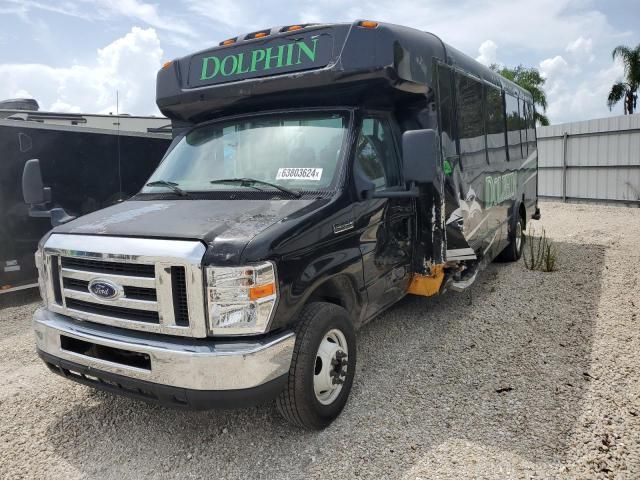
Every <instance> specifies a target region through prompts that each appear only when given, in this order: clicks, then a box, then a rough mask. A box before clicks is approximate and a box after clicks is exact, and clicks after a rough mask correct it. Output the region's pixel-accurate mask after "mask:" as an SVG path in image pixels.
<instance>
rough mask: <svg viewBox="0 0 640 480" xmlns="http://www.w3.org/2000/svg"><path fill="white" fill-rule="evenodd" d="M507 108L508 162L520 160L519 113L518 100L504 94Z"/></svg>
mask: <svg viewBox="0 0 640 480" xmlns="http://www.w3.org/2000/svg"><path fill="white" fill-rule="evenodd" d="M505 100H506V106H507V143H508V144H509V160H520V159H522V150H521V143H522V140H521V139H520V112H519V111H518V99H517V98H516V97H513V96H511V95H510V94H508V93H505Z"/></svg>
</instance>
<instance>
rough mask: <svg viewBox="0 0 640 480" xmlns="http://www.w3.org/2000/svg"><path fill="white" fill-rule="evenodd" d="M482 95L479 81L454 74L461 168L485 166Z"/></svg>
mask: <svg viewBox="0 0 640 480" xmlns="http://www.w3.org/2000/svg"><path fill="white" fill-rule="evenodd" d="M482 93H483V88H482V84H481V83H480V82H479V81H477V80H474V79H473V78H471V77H467V76H465V75H461V74H456V97H457V101H458V132H459V136H460V158H461V160H462V167H463V168H467V167H474V166H479V165H485V164H486V155H485V138H484V118H483V112H482V103H483V101H482Z"/></svg>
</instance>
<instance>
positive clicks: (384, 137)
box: [356, 118, 400, 190]
mask: <svg viewBox="0 0 640 480" xmlns="http://www.w3.org/2000/svg"><path fill="white" fill-rule="evenodd" d="M356 161H357V162H358V164H359V165H360V167H361V168H362V171H363V172H364V173H365V174H366V175H367V176H368V177H369V178H370V179H371V181H372V182H373V183H374V184H375V186H376V190H383V189H385V188H387V187H394V186H397V185H399V184H400V175H399V170H398V157H397V155H396V149H395V145H394V143H393V135H392V134H391V129H390V127H389V124H388V123H387V122H386V121H383V120H380V119H378V118H365V119H364V120H363V121H362V128H361V129H360V135H359V137H358V144H357V150H356Z"/></svg>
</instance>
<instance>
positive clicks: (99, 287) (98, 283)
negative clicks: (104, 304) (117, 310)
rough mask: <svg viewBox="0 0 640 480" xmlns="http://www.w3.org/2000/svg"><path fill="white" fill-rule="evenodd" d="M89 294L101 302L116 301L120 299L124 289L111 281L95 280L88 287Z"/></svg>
mask: <svg viewBox="0 0 640 480" xmlns="http://www.w3.org/2000/svg"><path fill="white" fill-rule="evenodd" d="M88 288H89V293H91V295H93V296H94V297H96V298H97V299H99V300H116V299H117V298H119V297H120V294H121V291H122V287H119V286H118V285H116V284H115V283H113V282H110V281H109V280H103V279H101V278H94V279H93V280H91V281H90V282H89V285H88Z"/></svg>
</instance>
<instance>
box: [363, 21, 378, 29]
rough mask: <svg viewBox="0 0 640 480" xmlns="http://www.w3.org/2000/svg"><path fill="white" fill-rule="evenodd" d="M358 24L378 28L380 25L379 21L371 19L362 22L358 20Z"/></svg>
mask: <svg viewBox="0 0 640 480" xmlns="http://www.w3.org/2000/svg"><path fill="white" fill-rule="evenodd" d="M358 26H359V27H363V28H376V27H377V26H378V22H373V21H371V20H362V21H361V22H358Z"/></svg>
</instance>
